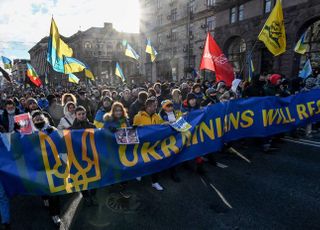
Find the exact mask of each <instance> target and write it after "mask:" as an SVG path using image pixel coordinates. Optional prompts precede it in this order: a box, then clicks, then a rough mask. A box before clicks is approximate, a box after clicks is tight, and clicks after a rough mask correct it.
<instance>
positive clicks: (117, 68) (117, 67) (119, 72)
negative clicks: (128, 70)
mask: <svg viewBox="0 0 320 230" xmlns="http://www.w3.org/2000/svg"><path fill="white" fill-rule="evenodd" d="M115 74H116V76H118V77H119V78H120V79H121V80H122V81H123V82H124V81H125V80H126V79H125V77H124V75H123V72H122V69H121V68H120V65H119V63H118V62H117V64H116V72H115Z"/></svg>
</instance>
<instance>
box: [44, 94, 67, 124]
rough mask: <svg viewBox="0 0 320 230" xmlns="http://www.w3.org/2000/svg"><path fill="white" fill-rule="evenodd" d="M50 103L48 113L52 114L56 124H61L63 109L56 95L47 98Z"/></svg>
mask: <svg viewBox="0 0 320 230" xmlns="http://www.w3.org/2000/svg"><path fill="white" fill-rule="evenodd" d="M47 99H48V101H49V107H48V109H46V111H47V112H48V113H49V114H50V116H51V118H52V120H53V122H54V124H59V122H60V119H61V118H62V117H63V115H64V114H63V107H62V105H61V104H60V103H59V102H58V99H57V97H56V96H55V95H53V94H50V95H48V96H47Z"/></svg>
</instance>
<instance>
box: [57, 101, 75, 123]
mask: <svg viewBox="0 0 320 230" xmlns="http://www.w3.org/2000/svg"><path fill="white" fill-rule="evenodd" d="M75 109H76V104H75V103H74V102H72V101H68V102H67V103H66V104H65V106H64V108H63V113H64V116H63V117H62V118H61V119H60V122H59V125H58V127H57V128H58V129H69V128H70V127H71V126H72V124H73V122H74V119H75V113H74V111H75Z"/></svg>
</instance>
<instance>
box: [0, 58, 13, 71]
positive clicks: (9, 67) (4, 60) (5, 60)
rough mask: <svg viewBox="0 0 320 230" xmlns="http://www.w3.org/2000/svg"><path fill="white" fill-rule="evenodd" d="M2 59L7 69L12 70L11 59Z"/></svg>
mask: <svg viewBox="0 0 320 230" xmlns="http://www.w3.org/2000/svg"><path fill="white" fill-rule="evenodd" d="M1 58H2V62H3V66H4V68H5V69H12V62H11V60H10V59H9V58H7V57H4V56H1Z"/></svg>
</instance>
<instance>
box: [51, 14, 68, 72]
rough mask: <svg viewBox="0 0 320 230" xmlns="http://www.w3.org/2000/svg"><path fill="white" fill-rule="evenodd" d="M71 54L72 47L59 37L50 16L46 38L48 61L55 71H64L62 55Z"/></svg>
mask: <svg viewBox="0 0 320 230" xmlns="http://www.w3.org/2000/svg"><path fill="white" fill-rule="evenodd" d="M72 54H73V51H72V49H71V48H70V47H69V46H68V45H67V44H66V43H65V42H64V41H63V40H62V39H61V38H60V34H59V30H58V27H57V25H56V23H55V21H54V20H53V18H52V20H51V28H50V36H49V40H48V53H47V60H48V62H49V63H50V64H51V66H52V68H53V69H54V70H55V71H57V72H59V73H65V71H64V57H72Z"/></svg>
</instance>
